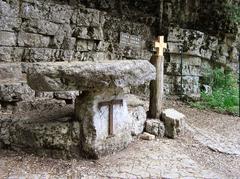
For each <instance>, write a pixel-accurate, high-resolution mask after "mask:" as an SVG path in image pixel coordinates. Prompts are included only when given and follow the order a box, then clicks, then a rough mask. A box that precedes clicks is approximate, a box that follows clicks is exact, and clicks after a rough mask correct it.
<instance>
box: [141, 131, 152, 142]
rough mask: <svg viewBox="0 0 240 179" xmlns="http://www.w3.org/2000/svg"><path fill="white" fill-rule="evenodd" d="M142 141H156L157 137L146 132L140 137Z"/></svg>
mask: <svg viewBox="0 0 240 179" xmlns="http://www.w3.org/2000/svg"><path fill="white" fill-rule="evenodd" d="M140 139H142V140H155V135H152V134H149V133H147V132H144V133H143V134H141V135H140Z"/></svg>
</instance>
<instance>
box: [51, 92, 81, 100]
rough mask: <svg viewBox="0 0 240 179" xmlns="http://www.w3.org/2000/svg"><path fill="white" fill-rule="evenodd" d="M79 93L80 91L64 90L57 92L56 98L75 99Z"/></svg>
mask: <svg viewBox="0 0 240 179" xmlns="http://www.w3.org/2000/svg"><path fill="white" fill-rule="evenodd" d="M78 95H79V91H63V92H55V93H54V97H55V98H56V99H64V100H74V99H75V98H76V97H77V96H78Z"/></svg>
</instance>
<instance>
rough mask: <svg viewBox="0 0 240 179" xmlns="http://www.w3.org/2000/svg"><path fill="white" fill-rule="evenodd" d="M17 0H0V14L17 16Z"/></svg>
mask: <svg viewBox="0 0 240 179" xmlns="http://www.w3.org/2000/svg"><path fill="white" fill-rule="evenodd" d="M18 12H19V0H9V1H2V0H1V1H0V16H8V17H17V16H18V15H19V14H18Z"/></svg>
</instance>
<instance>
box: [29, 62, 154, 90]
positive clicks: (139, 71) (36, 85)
mask: <svg viewBox="0 0 240 179" xmlns="http://www.w3.org/2000/svg"><path fill="white" fill-rule="evenodd" d="M154 78H155V68H154V67H153V66H152V65H151V64H150V63H149V62H148V61H144V60H143V61H141V60H137V61H104V62H98V63H95V62H72V63H62V62H61V63H48V64H41V63H36V64H33V65H32V67H30V69H29V71H28V83H29V85H30V86H31V87H32V88H33V89H35V90H38V91H62V90H66V91H71V90H93V89H94V90H99V89H103V88H124V87H127V86H138V85H141V84H144V83H145V82H146V81H150V80H152V79H154Z"/></svg>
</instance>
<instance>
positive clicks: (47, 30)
mask: <svg viewBox="0 0 240 179" xmlns="http://www.w3.org/2000/svg"><path fill="white" fill-rule="evenodd" d="M21 28H22V30H24V31H25V32H30V33H38V34H43V35H56V34H57V32H58V29H59V28H60V25H59V24H56V23H53V22H50V21H46V20H38V19H28V20H25V21H24V22H23V23H22V25H21Z"/></svg>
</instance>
